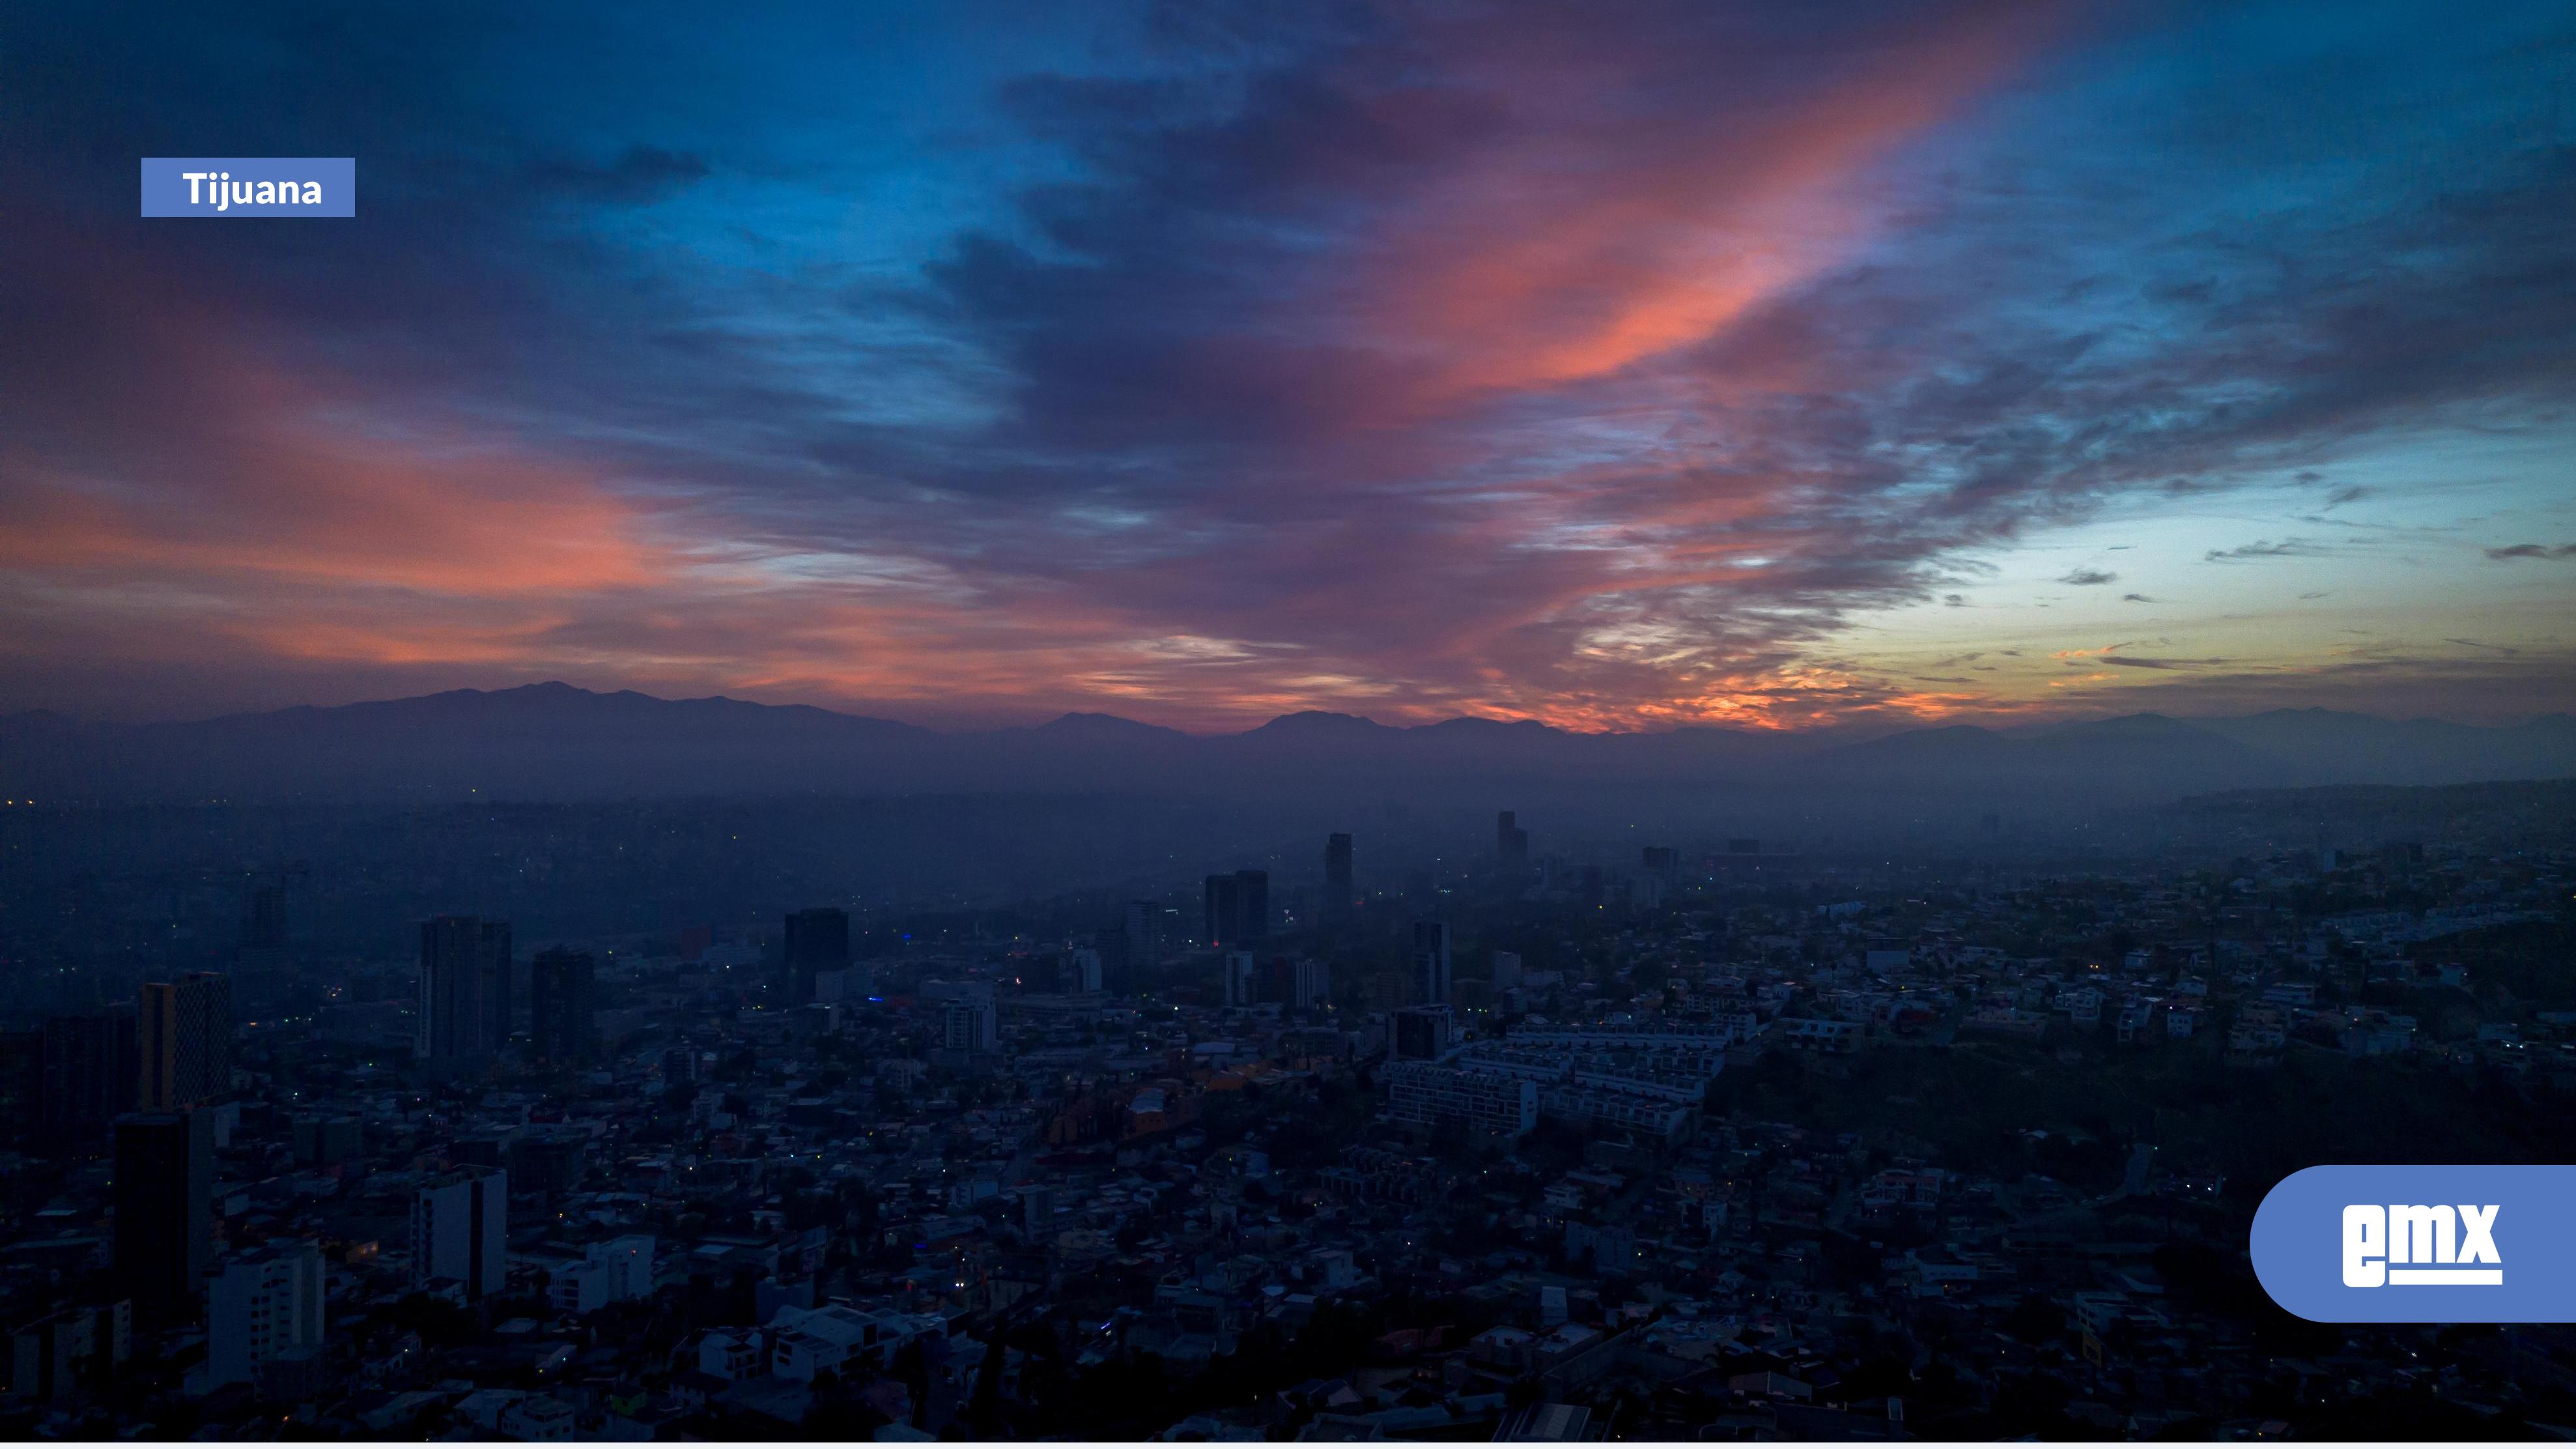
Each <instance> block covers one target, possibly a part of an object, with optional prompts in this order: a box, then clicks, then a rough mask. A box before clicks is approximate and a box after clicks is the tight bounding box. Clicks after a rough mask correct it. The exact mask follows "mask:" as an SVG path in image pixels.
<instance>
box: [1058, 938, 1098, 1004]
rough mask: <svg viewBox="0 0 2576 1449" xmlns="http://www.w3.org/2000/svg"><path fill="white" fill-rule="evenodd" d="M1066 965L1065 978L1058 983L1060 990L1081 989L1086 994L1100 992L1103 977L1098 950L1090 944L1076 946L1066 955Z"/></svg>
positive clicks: (1093, 994) (1094, 994)
mask: <svg viewBox="0 0 2576 1449" xmlns="http://www.w3.org/2000/svg"><path fill="white" fill-rule="evenodd" d="M1065 965H1066V970H1065V980H1064V981H1062V982H1060V983H1059V984H1058V985H1059V989H1060V990H1065V991H1079V992H1081V993H1082V994H1084V995H1085V996H1096V995H1098V994H1099V993H1100V987H1101V981H1102V978H1101V974H1100V953H1099V952H1098V951H1096V950H1093V949H1092V948H1091V947H1089V946H1079V947H1076V948H1075V949H1074V950H1073V951H1072V952H1071V953H1070V954H1068V955H1067V956H1066V958H1065Z"/></svg>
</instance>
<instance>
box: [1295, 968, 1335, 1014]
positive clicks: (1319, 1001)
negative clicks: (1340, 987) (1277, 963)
mask: <svg viewBox="0 0 2576 1449" xmlns="http://www.w3.org/2000/svg"><path fill="white" fill-rule="evenodd" d="M1332 996H1333V967H1332V963H1331V962H1329V961H1318V960H1315V959H1314V958H1313V957H1310V956H1300V957H1298V958H1297V967H1296V977H1295V979H1294V981H1293V983H1292V984H1291V985H1290V987H1289V1001H1288V1004H1289V1005H1290V1006H1293V1007H1295V1008H1296V1009H1297V1010H1299V1011H1312V1010H1314V1009H1315V1008H1316V1007H1319V1006H1322V1005H1323V1004H1324V1003H1325V1002H1327V1001H1330V1000H1331V999H1332Z"/></svg>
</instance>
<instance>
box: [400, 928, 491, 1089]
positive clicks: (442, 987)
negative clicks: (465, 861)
mask: <svg viewBox="0 0 2576 1449" xmlns="http://www.w3.org/2000/svg"><path fill="white" fill-rule="evenodd" d="M509 1039H510V923H509V922H507V921H486V920H484V919H482V918H481V917H479V916H438V917H435V918H433V919H431V920H428V921H424V922H422V923H421V928H420V1025H419V1040H418V1042H417V1044H416V1046H415V1051H416V1052H417V1054H418V1055H419V1056H420V1057H421V1059H422V1060H424V1061H428V1062H432V1063H436V1064H439V1065H442V1066H462V1065H468V1064H471V1063H474V1062H479V1061H484V1060H488V1059H489V1058H490V1057H492V1056H493V1055H494V1054H495V1053H497V1052H499V1051H500V1049H501V1047H502V1046H503V1045H504V1044H505V1043H507V1042H508V1041H509Z"/></svg>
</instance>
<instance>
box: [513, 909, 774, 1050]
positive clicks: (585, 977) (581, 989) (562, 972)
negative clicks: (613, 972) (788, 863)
mask: <svg viewBox="0 0 2576 1449" xmlns="http://www.w3.org/2000/svg"><path fill="white" fill-rule="evenodd" d="M790 919H793V918H792V917H791V918H790ZM594 979H595V971H594V968H593V966H592V963H591V959H590V953H589V952H588V951H574V950H569V949H567V948H565V947H562V946H557V947H555V948H553V949H552V950H548V951H539V952H538V953H537V955H536V959H535V960H533V961H531V962H529V963H528V1049H529V1052H530V1053H531V1054H532V1055H533V1056H535V1057H536V1058H537V1059H538V1060H540V1061H546V1062H552V1063H554V1064H556V1065H558V1066H575V1065H579V1064H581V1063H584V1062H588V1061H590V1060H591V1059H592V1057H593V1056H594V1055H596V1054H597V1051H598V1036H597V1029H596V1028H597V1022H598V1015H597V1011H598V1007H597V1002H596V998H595V995H594V992H593V981H594Z"/></svg>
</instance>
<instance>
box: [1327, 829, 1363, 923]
mask: <svg viewBox="0 0 2576 1449" xmlns="http://www.w3.org/2000/svg"><path fill="white" fill-rule="evenodd" d="M1358 899H1359V896H1358V894H1357V893H1356V892H1354V891H1353V890H1352V889H1351V838H1350V836H1349V835H1347V834H1344V833H1341V832H1335V833H1334V834H1331V835H1328V836H1325V837H1324V919H1325V920H1326V921H1330V922H1340V921H1346V920H1349V919H1350V915H1351V907H1352V905H1353V904H1354V903H1355V902H1356V901H1358Z"/></svg>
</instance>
